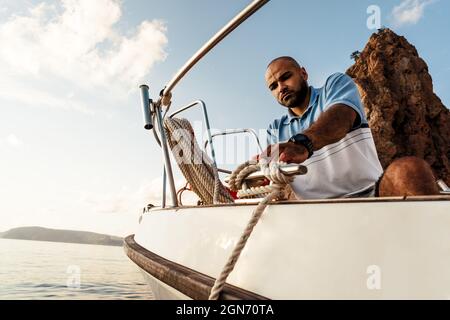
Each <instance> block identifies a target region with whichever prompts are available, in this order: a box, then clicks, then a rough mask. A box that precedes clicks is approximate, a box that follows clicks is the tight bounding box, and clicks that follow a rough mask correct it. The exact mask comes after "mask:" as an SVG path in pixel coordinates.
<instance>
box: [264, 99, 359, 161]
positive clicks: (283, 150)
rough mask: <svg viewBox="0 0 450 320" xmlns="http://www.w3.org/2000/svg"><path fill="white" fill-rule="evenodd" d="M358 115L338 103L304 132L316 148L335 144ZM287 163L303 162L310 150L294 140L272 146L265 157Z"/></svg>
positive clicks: (351, 126) (347, 130)
mask: <svg viewBox="0 0 450 320" xmlns="http://www.w3.org/2000/svg"><path fill="white" fill-rule="evenodd" d="M357 118H358V115H357V113H356V111H355V110H353V109H352V108H351V107H348V106H346V105H345V104H336V105H334V106H331V107H330V108H329V109H328V110H327V111H325V112H324V113H323V114H322V115H321V116H320V117H319V119H317V121H316V122H314V123H313V124H312V125H311V126H310V127H309V128H308V129H307V130H305V131H304V132H303V134H305V135H306V136H307V137H308V138H309V139H310V140H311V141H312V143H313V146H314V150H319V149H322V148H323V147H324V146H327V145H329V144H333V143H336V142H338V141H339V140H341V139H343V138H344V137H345V136H346V135H347V133H348V132H350V130H351V129H352V128H353V125H354V123H355V121H356V120H357ZM278 154H279V160H280V161H282V162H287V163H302V162H304V161H305V160H306V159H308V150H306V148H305V147H304V146H302V145H298V144H295V143H292V142H287V143H282V144H278V145H272V146H270V147H269V148H268V149H267V150H266V151H265V153H263V155H262V156H263V157H269V158H270V159H271V160H273V159H277V155H278Z"/></svg>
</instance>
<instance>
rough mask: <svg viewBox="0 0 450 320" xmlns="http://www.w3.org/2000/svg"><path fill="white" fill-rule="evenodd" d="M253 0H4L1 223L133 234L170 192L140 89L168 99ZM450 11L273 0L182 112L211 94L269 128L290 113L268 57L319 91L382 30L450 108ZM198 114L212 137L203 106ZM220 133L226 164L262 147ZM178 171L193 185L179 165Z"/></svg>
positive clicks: (202, 72)
mask: <svg viewBox="0 0 450 320" xmlns="http://www.w3.org/2000/svg"><path fill="white" fill-rule="evenodd" d="M249 3H250V1H249V0H233V1H224V0H222V1H220V0H189V1H186V0H164V1H163V0H121V1H119V0H96V1H91V0H62V1H42V0H0V43H1V46H0V231H5V230H8V229H10V228H13V227H19V226H44V227H50V228H61V229H73V230H86V231H94V232H101V233H108V234H114V235H119V236H125V235H128V234H131V233H133V230H134V228H135V227H136V224H137V221H138V218H139V213H140V212H141V211H142V208H143V207H144V206H146V205H147V204H148V203H153V204H155V205H159V204H160V202H161V190H162V184H161V181H162V177H161V174H162V156H161V151H160V149H159V148H158V147H157V145H156V143H155V142H154V139H153V135H152V133H151V132H148V131H145V130H144V129H143V122H142V115H141V107H140V98H139V91H138V87H139V85H140V84H143V83H146V84H148V85H149V86H150V94H151V96H152V97H154V98H156V97H157V95H158V93H159V92H160V90H161V89H162V88H163V87H164V86H165V85H166V84H167V82H168V81H169V80H170V79H171V78H172V76H173V75H174V74H175V73H176V72H177V71H178V70H179V68H180V67H181V66H182V65H183V64H184V63H185V62H186V61H187V60H188V59H189V58H190V57H191V56H192V55H193V54H194V53H195V52H196V51H197V50H198V49H199V48H200V47H201V46H202V45H203V44H204V43H205V42H206V41H207V40H208V39H209V38H210V37H211V36H213V35H214V34H215V33H216V32H217V31H218V30H219V29H220V28H221V27H223V26H224V25H225V24H226V23H227V22H228V21H229V20H230V19H231V18H232V17H234V16H235V15H236V14H237V13H238V12H239V11H240V10H241V9H243V8H244V7H245V6H246V5H247V4H249ZM449 13H450V2H449V1H444V0H379V1H377V0H370V1H366V0H344V1H335V0H318V1H303V0H271V1H270V2H269V3H268V4H267V5H265V6H264V7H263V8H262V9H260V10H259V11H258V12H257V13H256V14H255V15H254V16H252V17H251V18H250V19H249V20H247V21H246V22H245V23H244V24H243V25H242V26H241V27H239V28H238V29H237V30H236V31H234V32H233V33H232V34H231V35H230V36H229V37H227V38H226V39H225V40H224V41H223V42H221V43H220V44H219V45H218V46H217V47H216V48H215V49H214V50H213V51H212V52H210V53H209V55H208V56H206V57H205V58H204V59H203V60H201V61H200V62H199V63H198V64H197V65H196V66H195V68H194V69H193V70H192V71H191V72H190V73H189V74H188V75H187V76H186V77H185V78H184V79H183V80H182V81H181V82H180V83H179V85H178V86H177V87H176V88H175V89H174V90H173V99H172V109H171V110H176V109H177V108H179V107H181V106H184V105H187V104H188V103H190V102H192V101H195V100H198V99H201V100H203V101H205V103H206V105H207V107H208V112H209V117H210V122H211V126H212V128H213V130H218V129H231V128H253V129H254V130H256V131H257V132H260V131H264V129H265V128H266V127H267V125H268V123H269V122H271V120H272V119H273V118H276V117H280V116H281V115H282V114H283V113H284V112H285V110H283V108H282V107H281V106H279V105H278V104H277V103H276V102H275V101H274V100H273V98H272V96H271V95H270V93H269V91H268V90H267V89H266V86H265V83H264V72H265V68H266V66H267V63H268V62H269V61H271V60H272V59H273V58H275V57H277V56H281V55H290V56H293V57H295V58H297V59H298V60H299V61H300V62H301V63H302V65H303V66H305V68H306V69H307V70H308V73H309V76H310V84H311V85H313V86H316V87H320V86H322V85H323V83H324V81H325V79H326V78H327V77H328V76H329V75H330V74H332V73H334V72H345V71H346V70H347V69H348V68H349V67H350V66H351V65H352V64H353V61H352V60H351V59H350V54H351V53H352V52H354V51H356V50H360V51H362V49H363V48H364V46H365V44H366V43H367V41H368V39H369V37H370V35H371V34H372V33H373V32H375V31H376V28H377V27H381V26H384V27H389V28H391V29H393V30H394V31H395V32H397V33H398V34H400V35H403V36H405V37H406V38H407V39H408V40H409V41H410V42H411V43H412V44H413V45H414V46H415V47H416V48H417V50H418V52H419V54H420V56H421V57H422V58H423V59H424V60H425V61H426V62H427V63H428V66H429V70H430V73H431V76H432V78H433V83H434V90H435V93H436V94H437V95H438V96H439V97H440V98H441V100H442V102H443V103H444V105H446V106H447V107H448V106H449V105H450V82H449V81H448V80H447V79H448V78H449V76H450V62H449V59H448V57H449V56H450V42H448V41H447V40H446V39H447V38H448V36H447V34H446V33H447V32H448V30H450V21H449V20H448V19H447V17H448V14H449ZM445 30H447V32H446V31H445ZM185 116H186V117H188V118H189V119H190V120H192V121H193V123H194V127H195V128H196V132H197V133H198V137H200V138H199V139H200V140H202V139H204V133H205V132H204V126H203V125H202V124H201V123H200V122H199V121H200V120H201V114H200V112H199V111H196V110H192V111H189V112H187V113H186V114H185ZM202 128H203V129H202ZM215 141H216V148H217V149H218V150H217V153H218V154H217V158H218V162H219V166H220V167H223V168H228V169H232V168H233V167H235V166H237V165H238V164H239V163H241V162H243V161H245V159H246V158H247V157H248V156H251V155H253V154H254V153H256V152H257V149H256V147H255V146H254V144H253V140H250V139H249V137H245V136H243V137H240V138H235V137H233V138H231V137H230V138H228V139H226V140H224V139H221V138H218V139H216V140H215ZM176 180H177V185H178V186H181V185H182V184H183V179H182V177H181V175H180V173H179V172H178V171H177V172H176ZM188 199H191V201H192V199H193V198H192V196H189V195H188V196H187V197H186V201H188Z"/></svg>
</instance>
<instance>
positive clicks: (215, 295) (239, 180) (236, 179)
mask: <svg viewBox="0 0 450 320" xmlns="http://www.w3.org/2000/svg"><path fill="white" fill-rule="evenodd" d="M280 165H281V164H280V163H270V164H267V163H265V162H260V163H259V164H256V163H254V162H246V163H244V164H243V165H241V166H239V167H238V168H237V169H236V170H235V171H234V172H233V174H232V175H231V177H230V182H229V184H230V187H231V189H232V190H234V191H237V190H239V189H241V187H242V185H243V181H244V178H245V177H246V176H248V175H249V174H251V173H253V172H255V171H258V170H260V169H261V170H262V171H263V173H264V175H265V176H266V178H268V179H269V180H270V181H272V183H273V184H272V185H270V186H269V187H270V190H271V191H270V193H269V194H268V195H267V196H266V197H265V198H264V199H263V200H262V201H261V202H260V203H259V204H258V206H257V207H256V209H255V211H254V212H253V214H252V217H251V219H250V221H249V222H248V224H247V227H246V228H245V230H244V232H243V233H242V235H241V237H240V238H239V241H238V243H237V244H236V246H235V247H234V249H233V252H232V253H231V256H230V257H229V258H228V261H227V263H226V264H225V266H224V268H223V270H222V272H221V273H220V275H219V276H218V277H217V279H216V281H215V283H214V286H213V287H212V289H211V293H210V295H209V300H217V299H219V296H220V292H222V290H223V287H224V286H225V283H226V280H227V278H228V276H229V275H230V273H231V272H232V271H233V269H234V267H235V265H236V263H237V261H238V259H239V257H240V255H241V253H242V251H243V249H244V247H245V245H246V243H247V240H248V239H249V237H250V235H251V233H252V231H253V228H254V227H255V226H256V224H257V223H258V221H259V219H260V218H261V216H262V214H263V213H264V210H265V209H266V207H267V205H268V204H269V203H270V202H271V201H273V200H275V199H279V198H280V197H283V195H284V188H285V187H286V186H287V185H289V184H290V183H291V182H292V181H293V180H294V177H289V176H286V175H284V174H283V173H282V172H281V170H280Z"/></svg>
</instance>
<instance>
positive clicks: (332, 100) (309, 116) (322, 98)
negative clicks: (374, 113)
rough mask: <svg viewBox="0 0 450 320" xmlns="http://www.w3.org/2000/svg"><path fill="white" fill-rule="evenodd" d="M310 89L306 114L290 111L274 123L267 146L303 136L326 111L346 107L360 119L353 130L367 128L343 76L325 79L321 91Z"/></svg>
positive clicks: (355, 96)
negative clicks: (300, 134) (361, 127)
mask: <svg viewBox="0 0 450 320" xmlns="http://www.w3.org/2000/svg"><path fill="white" fill-rule="evenodd" d="M310 88H311V98H310V101H309V105H308V107H307V108H306V111H305V113H304V114H303V115H302V116H301V117H298V116H296V115H295V114H293V113H292V111H291V110H290V109H289V111H288V113H287V114H286V115H284V116H282V117H281V118H280V119H276V120H274V121H273V122H272V123H271V124H270V125H269V128H268V129H267V133H268V144H275V143H280V142H286V141H287V140H289V139H290V138H291V137H292V136H294V135H296V134H298V133H302V132H303V131H305V130H306V129H308V128H309V126H311V124H313V123H314V122H315V121H316V120H317V119H318V118H319V116H320V115H321V114H322V113H323V112H325V111H326V110H327V109H328V108H329V107H331V106H333V105H336V104H345V105H347V106H349V107H351V108H353V109H354V110H355V111H356V113H357V114H358V115H359V121H358V122H357V123H356V124H355V127H354V128H353V129H357V128H359V127H360V126H361V125H367V119H366V116H365V113H364V108H363V106H362V103H361V98H360V95H359V92H358V88H357V87H356V84H355V83H354V82H353V79H352V78H350V77H349V76H348V75H346V74H343V73H335V74H333V75H331V76H330V77H328V79H327V80H326V82H325V85H324V86H323V87H322V88H319V89H316V88H313V87H310Z"/></svg>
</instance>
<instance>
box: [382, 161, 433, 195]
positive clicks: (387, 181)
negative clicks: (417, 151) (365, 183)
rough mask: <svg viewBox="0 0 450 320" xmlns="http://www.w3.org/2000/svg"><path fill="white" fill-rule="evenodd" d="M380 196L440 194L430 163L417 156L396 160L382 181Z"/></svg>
mask: <svg viewBox="0 0 450 320" xmlns="http://www.w3.org/2000/svg"><path fill="white" fill-rule="evenodd" d="M379 193H380V196H414V195H434V194H439V189H438V187H437V184H436V179H435V177H434V174H433V171H432V169H431V167H430V165H429V164H428V163H427V162H426V161H425V160H423V159H420V158H417V157H404V158H400V159H397V160H395V161H394V162H393V163H392V164H391V165H390V166H389V167H388V168H387V169H386V171H385V173H384V177H383V179H382V180H381V183H380V190H379Z"/></svg>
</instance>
